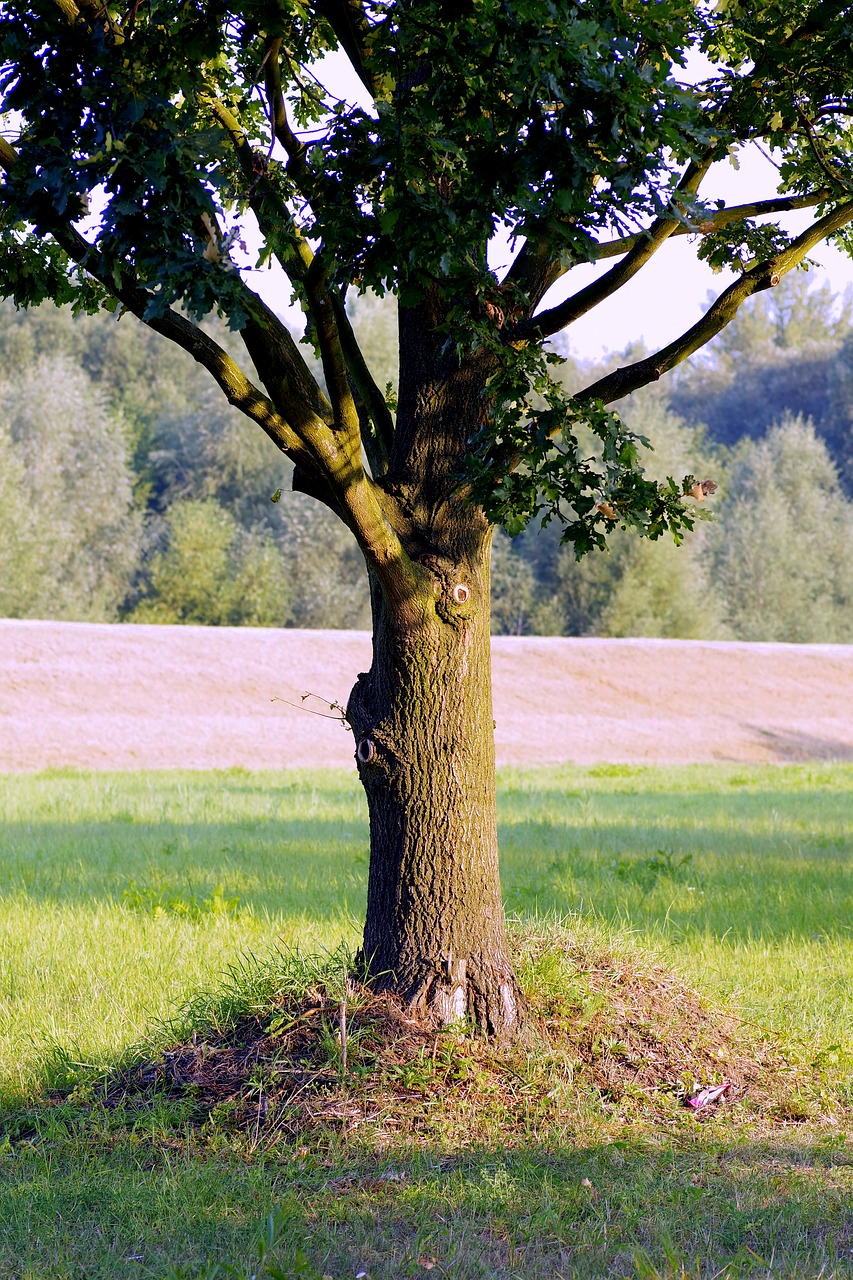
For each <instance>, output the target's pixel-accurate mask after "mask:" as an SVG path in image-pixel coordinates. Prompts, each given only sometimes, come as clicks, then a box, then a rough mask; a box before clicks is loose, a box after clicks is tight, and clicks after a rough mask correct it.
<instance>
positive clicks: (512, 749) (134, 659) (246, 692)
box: [0, 620, 853, 772]
mask: <svg viewBox="0 0 853 1280" xmlns="http://www.w3.org/2000/svg"><path fill="white" fill-rule="evenodd" d="M492 652H493V666H494V703H495V712H494V715H495V722H496V728H495V747H496V754H497V761H498V764H499V765H538V764H553V763H561V762H575V763H578V764H593V763H627V764H632V763H648V764H663V763H685V764H686V763H703V762H710V761H739V762H780V763H781V762H787V761H810V760H853V645H787V644H741V643H721V642H713V643H712V642H707V643H706V642H703V641H691V640H588V639H563V638H557V637H538V636H537V637H522V638H515V637H497V638H495V639H494V640H493V642H492ZM369 663H370V636H369V635H368V634H367V633H364V632H355V631H297V630H266V629H260V628H229V627H221V628H220V627H193V626H186V627H177V626H174V627H168V626H132V625H127V624H124V625H106V624H89V623H70V622H36V621H11V620H6V621H0V772H20V771H29V770H40V769H46V768H62V767H66V768H74V767H77V768H86V769H110V770H124V769H176V768H183V769H212V768H230V767H234V766H243V767H244V768H248V769H278V768H297V767H306V768H316V767H320V766H324V765H329V766H343V767H346V766H349V765H351V764H352V761H353V750H354V744H353V740H352V736H351V734H349V733H348V732H347V731H346V730H345V729H344V728H343V727H342V725H341V724H340V722H339V721H335V720H332V719H323V718H322V716H319V715H311V714H309V713H308V712H307V711H305V710H302V709H300V708H299V707H295V706H290V705H288V702H290V703H297V704H301V702H302V694H303V693H306V692H310V693H312V694H317V695H320V698H314V699H311V700H309V701H308V702H307V703H306V705H307V706H309V707H311V708H312V709H313V710H315V711H319V712H326V713H327V714H328V711H329V709H328V707H327V706H324V705H323V702H322V701H321V700H320V699H325V700H326V701H327V702H330V703H331V702H340V703H343V704H345V703H346V698H347V694H348V692H349V690H350V688H351V686H352V684H353V682H354V680H355V677H356V676H357V675H358V673H359V672H360V671H365V670H366V669H367V667H368V666H369ZM274 698H282V699H287V700H288V701H285V702H282V701H273V699H274Z"/></svg>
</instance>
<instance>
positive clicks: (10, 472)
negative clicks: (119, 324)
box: [0, 358, 141, 622]
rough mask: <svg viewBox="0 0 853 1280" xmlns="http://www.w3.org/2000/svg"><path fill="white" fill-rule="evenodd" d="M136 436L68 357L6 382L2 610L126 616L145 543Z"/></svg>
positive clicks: (0, 504)
mask: <svg viewBox="0 0 853 1280" xmlns="http://www.w3.org/2000/svg"><path fill="white" fill-rule="evenodd" d="M128 436H129V432H128V428H127V424H126V423H125V422H124V421H123V420H122V419H121V418H120V417H119V416H118V415H117V414H115V413H114V412H112V411H111V409H110V407H109V405H108V404H107V403H106V402H105V401H104V398H103V397H102V396H101V395H100V394H99V393H98V391H97V388H96V387H94V386H93V384H92V382H91V380H90V379H89V378H87V376H86V375H85V373H83V372H82V371H81V370H80V369H78V368H75V367H74V365H73V364H72V363H71V362H70V361H68V360H66V359H64V358H42V359H40V360H36V361H35V362H34V363H33V364H32V365H30V367H29V369H28V370H26V371H25V370H23V369H17V370H16V371H15V372H14V373H13V374H12V376H10V377H8V378H7V379H6V380H4V381H3V382H0V617H6V618H9V617H12V618H15V617H17V618H21V617H23V618H38V617H51V618H66V619H70V620H73V621H79V622H83V621H85V622H114V621H116V620H117V617H118V609H119V607H120V605H121V603H122V601H123V600H124V597H125V596H126V594H127V592H128V590H129V588H130V582H131V577H132V575H133V572H134V570H135V568H136V565H137V563H138V560H139V553H140V542H141V521H140V519H139V516H138V515H137V514H136V513H135V512H134V511H133V509H132V506H133V488H132V471H131V467H130V443H129V439H128Z"/></svg>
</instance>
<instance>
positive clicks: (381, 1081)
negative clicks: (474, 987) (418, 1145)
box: [106, 930, 788, 1147]
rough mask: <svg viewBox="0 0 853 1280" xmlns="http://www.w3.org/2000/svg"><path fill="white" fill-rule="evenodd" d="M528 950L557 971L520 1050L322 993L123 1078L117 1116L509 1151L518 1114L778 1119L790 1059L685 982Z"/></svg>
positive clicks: (604, 957) (380, 1002)
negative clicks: (170, 1100)
mask: <svg viewBox="0 0 853 1280" xmlns="http://www.w3.org/2000/svg"><path fill="white" fill-rule="evenodd" d="M525 947H526V956H525V958H524V959H523V964H524V965H526V967H527V972H528V976H531V975H534V974H537V973H538V974H539V977H538V978H537V979H536V980H537V982H541V973H542V972H543V971H544V973H545V974H546V975H547V974H548V973H549V961H553V962H554V964H552V965H551V968H550V973H551V983H550V990H548V991H546V992H545V993H544V994H543V993H542V992H541V991H536V992H529V998H530V1006H531V1007H530V1011H529V1012H530V1016H529V1020H528V1027H527V1031H526V1033H525V1037H524V1040H523V1041H522V1042H521V1043H518V1044H514V1045H510V1046H504V1047H499V1046H496V1045H494V1044H492V1043H490V1042H489V1041H487V1040H486V1039H484V1038H483V1037H479V1036H471V1035H467V1034H465V1033H463V1032H462V1031H460V1030H456V1029H450V1030H437V1029H436V1028H435V1027H434V1026H433V1025H431V1024H430V1023H428V1022H424V1021H421V1020H418V1019H416V1018H414V1017H412V1016H410V1015H409V1013H408V1012H407V1011H406V1010H405V1008H404V1007H403V1006H402V1005H401V1004H400V1002H399V1001H397V1000H396V999H395V998H394V997H392V996H388V995H381V996H376V995H373V994H371V992H370V991H369V990H367V989H365V988H363V987H358V986H355V987H352V986H351V987H350V992H349V995H348V997H347V999H346V1000H345V1001H340V1000H338V999H337V998H336V997H334V996H332V995H330V994H329V992H328V990H327V989H326V988H325V987H324V986H323V985H318V986H315V987H314V988H312V989H309V990H308V991H307V992H306V993H305V994H303V995H302V996H300V997H298V998H296V997H292V996H291V997H288V998H278V999H276V1000H274V1001H272V1002H271V1004H270V1005H269V1007H268V1008H266V1009H265V1010H264V1011H263V1013H256V1012H253V1013H252V1014H250V1015H248V1016H245V1017H241V1018H237V1019H236V1020H235V1021H234V1022H233V1024H232V1025H230V1026H229V1027H227V1028H225V1029H222V1028H221V1027H220V1026H218V1025H217V1026H209V1027H207V1029H200V1030H199V1031H198V1032H197V1033H196V1034H194V1035H193V1037H192V1038H191V1039H190V1040H188V1041H185V1042H183V1043H180V1044H176V1045H173V1046H172V1047H171V1048H170V1049H168V1050H167V1051H166V1052H165V1053H163V1054H161V1055H159V1056H158V1057H156V1058H155V1059H154V1060H151V1061H148V1062H144V1063H140V1064H139V1065H137V1066H135V1067H133V1068H132V1069H128V1070H126V1071H124V1072H122V1073H120V1074H119V1075H116V1076H114V1077H113V1078H112V1079H111V1080H110V1082H109V1084H108V1087H107V1091H106V1102H107V1105H108V1106H111V1107H113V1108H115V1107H118V1106H123V1105H127V1104H130V1105H131V1106H133V1104H134V1100H136V1099H140V1098H145V1097H148V1096H150V1095H151V1094H152V1093H155V1092H156V1093H157V1094H159V1095H161V1096H162V1095H163V1094H166V1095H169V1096H171V1097H176V1098H186V1099H188V1100H189V1101H190V1102H191V1104H192V1107H193V1114H194V1117H195V1120H196V1124H197V1126H198V1127H199V1128H200V1129H201V1130H202V1131H203V1132H206V1133H208V1134H211V1133H216V1132H222V1131H225V1132H229V1133H238V1134H242V1135H243V1138H244V1139H247V1140H248V1141H250V1142H251V1143H252V1144H255V1145H263V1146H265V1147H269V1146H272V1145H274V1144H276V1143H278V1142H282V1141H283V1142H285V1143H290V1142H293V1141H297V1140H299V1138H300V1136H304V1135H305V1134H307V1133H309V1132H312V1131H317V1130H319V1129H321V1128H322V1129H327V1130H335V1131H338V1132H341V1133H343V1134H354V1133H358V1134H360V1135H362V1136H364V1137H365V1138H366V1139H367V1140H368V1141H369V1142H370V1143H371V1144H377V1143H378V1144H379V1145H380V1146H381V1145H383V1144H384V1143H385V1142H387V1141H388V1140H390V1139H391V1138H399V1137H401V1136H408V1137H410V1138H415V1139H417V1140H424V1141H428V1140H430V1138H432V1139H435V1138H437V1137H439V1136H443V1137H444V1138H448V1137H450V1136H451V1135H452V1137H453V1141H455V1142H456V1141H462V1142H471V1141H477V1140H486V1139H487V1138H488V1137H489V1136H490V1135H491V1136H492V1137H495V1133H496V1130H501V1131H503V1130H504V1129H505V1130H506V1132H502V1135H501V1140H502V1141H507V1140H510V1141H511V1137H510V1136H509V1135H510V1134H511V1132H512V1131H513V1130H514V1129H515V1127H516V1126H517V1125H518V1121H519V1116H522V1115H523V1117H524V1122H525V1125H526V1126H530V1125H534V1126H535V1124H536V1122H537V1118H541V1120H542V1122H543V1123H547V1125H548V1126H549V1127H551V1128H553V1126H554V1125H560V1124H563V1123H564V1124H566V1125H567V1126H571V1124H572V1123H573V1119H574V1117H576V1115H577V1113H578V1111H579V1109H581V1108H588V1107H590V1106H593V1107H594V1108H596V1109H597V1110H599V1111H600V1112H601V1113H602V1114H603V1116H607V1115H611V1116H613V1118H615V1119H618V1120H619V1121H624V1120H625V1119H626V1118H628V1117H630V1116H645V1117H649V1116H657V1117H659V1118H666V1117H670V1118H672V1117H674V1116H676V1115H677V1114H678V1113H679V1112H682V1111H683V1112H685V1113H687V1112H689V1113H690V1114H692V1115H695V1116H697V1117H699V1118H703V1119H704V1118H707V1117H708V1116H709V1115H712V1114H714V1110H715V1106H717V1107H720V1106H725V1107H726V1109H727V1110H731V1109H732V1107H733V1104H734V1105H735V1107H737V1108H739V1109H740V1110H743V1109H744V1108H746V1110H747V1111H749V1110H754V1108H755V1107H756V1106H760V1107H761V1109H762V1110H763V1111H765V1112H767V1111H768V1110H769V1111H770V1112H771V1114H772V1112H773V1110H774V1105H775V1104H774V1102H773V1091H774V1086H775V1087H776V1089H777V1090H778V1088H779V1083H780V1080H781V1079H782V1078H783V1077H785V1075H786V1073H787V1070H788V1069H787V1066H786V1064H785V1063H784V1061H783V1059H782V1056H781V1055H780V1053H779V1052H778V1050H774V1049H772V1048H770V1047H769V1046H768V1045H766V1044H764V1043H759V1042H757V1041H756V1040H755V1038H754V1037H753V1038H752V1040H750V1039H749V1038H748V1037H747V1036H745V1035H744V1031H743V1028H742V1027H741V1026H740V1024H739V1023H738V1022H737V1020H736V1018H734V1017H733V1016H732V1015H731V1014H727V1013H721V1012H720V1011H718V1010H714V1009H712V1008H710V1007H709V1006H708V1005H707V1003H706V1002H704V1001H703V1000H702V998H701V997H700V996H698V995H697V994H696V993H695V992H694V991H692V990H691V989H690V988H689V987H687V986H686V985H685V984H684V983H683V982H682V981H681V980H680V979H679V978H678V977H676V976H675V975H674V974H673V973H671V972H669V971H667V970H665V969H663V968H661V967H655V966H651V965H649V964H648V963H647V962H646V961H644V960H643V958H642V957H640V956H639V955H637V956H630V955H618V954H616V953H614V952H613V951H612V950H608V949H606V948H605V949H600V948H598V949H597V948H595V947H594V946H591V945H590V941H589V939H587V938H585V937H583V936H580V935H579V936H578V937H577V938H576V939H575V940H574V941H573V940H572V939H571V938H570V937H568V936H564V932H563V931H562V930H556V931H552V933H551V934H548V935H546V934H541V935H537V936H536V937H534V938H527V939H526V940H525ZM554 965H556V966H557V968H558V970H559V973H558V974H555V972H554ZM531 966H532V967H531ZM555 979H556V980H555ZM547 985H548V983H547V981H546V986H547ZM344 1043H345V1044H346V1046H347V1058H346V1065H345V1064H344V1060H343V1053H342V1046H343V1045H344ZM714 1084H716V1085H721V1084H722V1085H725V1086H726V1088H725V1091H724V1092H723V1093H722V1096H720V1097H718V1098H716V1099H712V1100H711V1101H710V1102H709V1103H708V1104H707V1105H706V1106H703V1107H701V1108H699V1109H694V1110H691V1107H690V1100H691V1099H693V1101H694V1104H695V1100H696V1096H697V1091H698V1090H701V1088H702V1087H703V1086H708V1085H714ZM522 1127H524V1126H522Z"/></svg>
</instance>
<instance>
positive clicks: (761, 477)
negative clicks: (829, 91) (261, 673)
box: [0, 273, 853, 643]
mask: <svg viewBox="0 0 853 1280" xmlns="http://www.w3.org/2000/svg"><path fill="white" fill-rule="evenodd" d="M809 283H810V281H809V277H808V276H807V275H805V274H803V273H799V274H798V275H796V276H793V277H786V279H785V281H783V283H782V284H781V285H780V286H779V287H778V288H777V289H775V290H773V291H772V292H768V293H765V294H760V295H758V296H757V297H756V298H754V299H753V300H752V301H751V302H749V303H747V304H746V305H745V306H744V308H743V309H742V311H741V313H740V314H739V316H738V318H737V319H736V320H735V321H734V322H733V324H731V325H730V326H729V327H728V328H727V329H726V330H724V332H723V333H722V334H721V335H720V337H718V338H717V339H716V341H715V342H714V343H713V344H712V345H711V347H710V348H708V349H707V350H706V352H705V353H704V354H703V356H702V357H700V358H699V359H697V360H695V361H693V362H692V363H691V364H689V365H687V366H684V367H683V368H682V369H681V371H679V372H678V373H677V374H676V375H675V376H672V377H671V378H670V380H669V381H667V382H666V384H665V385H662V386H659V387H657V388H655V389H653V390H648V389H647V390H646V391H644V392H641V393H640V394H638V395H635V396H633V397H632V398H631V399H630V400H628V401H623V402H622V403H621V404H620V406H619V409H620V412H621V413H622V415H623V416H624V417H625V419H626V420H627V421H628V422H629V424H630V425H631V427H632V428H633V429H634V430H635V431H638V432H640V433H641V434H642V435H644V436H646V437H647V438H648V439H649V441H650V442H651V444H652V446H653V452H650V453H649V456H648V464H647V470H648V471H649V473H650V474H652V475H654V476H655V477H657V478H661V479H662V478H664V477H665V476H667V475H674V476H676V477H678V478H680V477H681V476H682V475H684V474H685V473H687V472H692V473H693V474H695V475H697V476H701V477H705V476H709V477H713V478H714V479H715V480H717V482H718V483H719V486H720V487H719V490H718V493H717V495H716V497H715V498H714V499H713V501H712V502H710V503H709V504H708V506H709V507H710V508H712V513H713V518H712V519H708V520H702V521H700V522H699V523H698V524H697V528H696V530H695V532H694V533H693V534H692V535H689V536H688V538H687V539H686V541H685V544H684V546H682V547H675V546H673V545H672V543H671V542H664V541H660V542H655V543H648V542H640V541H639V540H637V539H633V538H631V537H630V536H629V535H628V534H624V533H621V532H619V531H617V532H616V534H615V535H614V536H613V539H612V544H611V546H610V548H609V549H608V550H607V551H605V552H595V553H593V554H591V555H589V556H587V557H586V558H585V559H584V560H582V561H581V562H580V563H577V562H576V561H575V560H574V557H573V555H572V553H571V549H570V548H566V547H561V546H560V543H559V538H558V535H557V533H556V532H555V531H553V530H552V529H550V528H546V529H543V530H528V531H527V532H526V533H525V534H523V535H522V536H521V537H519V538H516V539H514V540H511V539H509V538H508V537H507V536H506V535H505V534H503V533H498V534H497V535H496V538H495V545H494V552H493V559H492V573H493V611H494V620H493V630H494V631H495V632H496V633H503V634H512V635H524V634H541V635H587V636H593V635H598V636H669V637H685V638H695V639H700V638H701V639H739V640H782V641H801V642H802V641H817V642H842V643H847V642H853V317H851V300H850V298H849V297H845V298H839V297H838V296H835V295H833V293H832V291H831V289H830V288H829V287H828V286H822V287H820V288H811V289H810V288H809ZM352 317H353V322H354V325H355V328H356V330H357V331H358V333H359V336H360V338H361V340H362V343H363V346H364V349H365V351H366V355H367V357H368V360H369V362H370V363H371V366H372V368H373V370H374V373H375V374H376V376H377V381H378V382H379V384H380V385H385V384H388V385H389V391H392V390H393V386H394V383H395V379H396V369H395V363H394V349H395V338H396V317H395V312H394V307H393V302H392V301H391V300H385V301H383V302H379V301H377V300H376V299H372V298H360V299H356V300H355V303H354V304H353V307H352ZM220 340H222V338H221V335H220ZM225 340H226V341H228V340H229V338H228V335H226V337H225ZM230 340H231V341H233V340H234V339H233V335H232V336H231V338H230ZM634 354H636V352H635V353H634ZM624 359H625V353H619V354H618V355H614V358H613V362H612V363H624ZM0 369H2V374H0V616H2V617H7V618H24V617H30V618H56V619H70V620H84V621H98V622H102V621H105V622H114V621H127V622H164V623H165V622H170V623H180V622H194V623H204V624H208V625H212V626H223V625H247V626H291V627H333V628H340V627H355V628H360V627H366V626H368V625H369V603H368V595H367V583H366V579H365V574H364V568H363V565H362V562H361V557H360V553H359V552H358V549H357V548H356V546H355V544H354V542H352V540H351V538H350V536H349V534H348V533H347V532H346V530H345V529H344V528H343V526H342V525H340V523H339V522H338V521H337V520H336V519H335V518H334V517H333V516H331V515H330V514H329V513H328V512H326V511H325V509H324V508H323V507H322V506H320V505H319V504H318V503H316V502H315V501H313V500H312V499H310V498H307V497H305V496H304V495H302V494H298V493H293V492H291V491H290V464H289V462H288V461H287V460H286V459H285V458H284V457H283V456H282V455H281V454H280V453H278V451H277V450H276V449H275V447H274V446H273V445H272V444H270V442H269V441H268V440H267V439H266V438H265V437H264V436H263V435H262V434H261V433H260V432H259V430H258V428H257V427H256V426H254V425H253V424H252V423H249V422H248V421H247V420H246V419H244V418H243V417H242V416H241V415H240V414H239V413H237V412H236V411H234V410H232V409H230V408H229V406H228V405H227V404H226V403H225V401H224V400H223V398H222V396H221V393H220V392H219V391H218V389H217V388H216V387H215V386H214V385H213V384H212V382H210V380H209V379H208V377H207V375H206V374H205V373H204V372H203V371H201V370H200V369H198V367H197V366H196V365H195V364H194V363H193V361H192V360H191V359H190V358H189V357H188V356H186V355H185V353H183V352H182V351H179V350H177V349H176V348H174V347H172V346H171V345H170V344H168V343H166V342H163V341H162V340H161V339H159V338H158V337H157V336H156V335H155V334H153V333H151V332H150V331H148V330H146V329H144V328H143V327H142V326H141V325H139V324H138V323H136V322H135V321H134V320H133V318H132V317H126V318H121V319H119V320H118V321H116V319H115V317H114V316H113V315H109V314H107V313H102V314H100V315H97V316H77V317H73V316H72V315H71V314H70V312H68V311H66V310H61V309H57V308H55V307H53V306H52V305H50V304H46V305H43V306H41V307H39V308H37V309H34V310H32V311H29V312H17V311H15V309H14V308H13V307H12V306H11V304H0ZM590 373H591V369H590V368H589V367H586V368H585V369H584V370H583V373H581V366H580V365H579V363H578V362H576V361H575V360H573V358H572V357H571V354H570V353H569V354H567V355H566V364H565V366H564V377H565V379H566V384H567V385H568V386H569V387H573V386H577V385H583V383H585V382H588V381H589V380H590ZM93 463H94V465H93ZM279 489H281V490H282V497H281V500H280V501H278V502H273V501H271V499H272V497H273V495H274V494H275V492H276V491H277V490H279Z"/></svg>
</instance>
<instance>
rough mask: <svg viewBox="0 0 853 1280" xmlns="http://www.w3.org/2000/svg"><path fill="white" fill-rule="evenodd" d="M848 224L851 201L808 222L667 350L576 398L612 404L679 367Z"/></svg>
mask: <svg viewBox="0 0 853 1280" xmlns="http://www.w3.org/2000/svg"><path fill="white" fill-rule="evenodd" d="M850 222H853V200H850V201H847V202H846V203H845V204H842V205H839V207H838V208H837V209H834V210H833V211H832V212H831V213H827V214H825V215H824V217H822V218H819V219H818V221H817V222H814V223H812V225H811V226H810V227H809V228H808V229H807V230H806V231H804V232H803V234H802V235H800V236H798V237H797V238H796V240H793V241H792V242H791V243H790V244H789V245H788V247H787V248H786V249H783V250H782V251H781V253H778V254H776V256H775V257H773V258H768V259H767V260H766V261H764V262H759V263H757V264H756V265H755V266H754V267H751V268H750V270H749V271H745V272H744V273H743V275H742V276H741V277H740V278H739V279H738V280H736V281H735V282H734V284H732V285H730V286H729V287H728V289H726V290H725V291H724V292H723V293H721V294H720V296H719V298H717V300H716V302H715V303H714V304H713V305H712V306H711V307H710V308H709V309H708V311H706V312H705V314H704V316H703V317H702V319H701V320H699V321H698V323H697V324H694V325H693V326H692V327H691V328H690V329H688V330H687V331H686V332H685V333H683V334H682V335H681V337H680V338H677V339H676V340H675V342H671V343H670V344H669V346H666V347H663V348H662V349H661V350H660V351H658V352H656V353H655V354H654V355H652V356H648V357H646V359H644V360H638V361H637V362H636V363H635V364H630V365H625V366H624V367H623V368H621V369H615V370H614V371H613V373H609V374H607V375H606V376H605V377H603V378H599V379H598V381H597V382H593V383H592V384H591V385H590V386H588V387H585V388H584V389H583V391H580V392H578V396H577V398H578V399H579V400H600V401H602V402H603V403H604V404H610V403H612V402H613V401H614V400H620V399H621V398H622V397H623V396H627V395H630V394H631V392H632V391H637V390H638V389H639V388H640V387H644V386H646V385H647V384H648V383H650V382H656V381H657V380H658V379H659V378H660V377H661V376H662V375H663V374H664V373H667V372H668V371H669V370H670V369H672V368H674V367H675V365H677V364H680V363H681V361H682V360H686V359H687V357H688V356H690V355H692V354H693V352H694V351H698V350H699V348H700V347H703V346H704V345H705V344H706V343H707V342H709V341H710V340H711V338H713V337H715V336H716V335H717V334H718V333H719V332H720V330H721V329H724V328H725V326H726V325H727V324H728V323H729V322H730V321H731V320H733V319H734V317H735V315H736V314H737V311H738V309H739V308H740V306H741V304H742V303H744V302H745V301H746V299H747V298H749V297H751V296H752V295H753V294H754V293H759V292H760V291H761V290H763V289H772V288H775V286H776V285H777V284H778V283H779V281H780V280H781V278H782V276H783V275H785V274H787V272H789V271H791V270H793V268H794V267H797V266H799V264H800V263H801V262H802V261H803V259H804V258H805V256H806V254H807V253H808V252H809V250H810V249H813V248H814V246H815V245H816V244H819V243H820V241H821V240H825V239H826V237H827V236H831V235H832V234H833V233H834V232H836V231H840V230H841V228H842V227H844V226H847V225H848V223H850Z"/></svg>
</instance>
